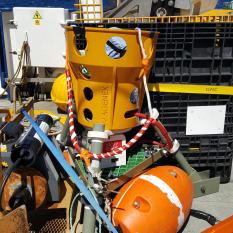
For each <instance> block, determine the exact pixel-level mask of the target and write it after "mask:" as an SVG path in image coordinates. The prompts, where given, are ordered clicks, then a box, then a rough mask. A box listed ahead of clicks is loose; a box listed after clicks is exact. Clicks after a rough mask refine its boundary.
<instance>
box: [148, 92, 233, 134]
mask: <svg viewBox="0 0 233 233" xmlns="http://www.w3.org/2000/svg"><path fill="white" fill-rule="evenodd" d="M150 94H151V101H152V105H153V107H155V108H157V109H158V111H159V114H160V115H159V119H160V120H161V121H162V122H163V124H164V126H165V127H166V129H167V130H168V132H170V133H171V135H172V136H175V137H178V136H185V135H186V121H187V108H188V106H211V105H226V115H225V127H224V134H223V135H224V136H231V135H233V96H228V95H206V94H182V93H155V92H151V93H150Z"/></svg>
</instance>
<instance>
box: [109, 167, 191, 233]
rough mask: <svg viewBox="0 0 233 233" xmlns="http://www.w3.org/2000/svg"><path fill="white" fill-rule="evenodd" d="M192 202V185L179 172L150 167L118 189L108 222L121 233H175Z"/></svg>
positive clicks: (185, 217) (167, 168)
mask: <svg viewBox="0 0 233 233" xmlns="http://www.w3.org/2000/svg"><path fill="white" fill-rule="evenodd" d="M192 200H193V186H192V182H191V180H190V178H189V177H188V175H187V174H186V173H185V172H184V171H183V170H181V169H180V168H177V167H174V166H160V167H156V168H152V169H150V170H148V171H147V172H145V173H143V174H141V175H139V176H138V177H136V178H134V179H133V180H131V181H130V182H128V183H127V184H125V185H124V186H123V187H122V188H121V189H120V192H119V193H118V195H117V196H116V197H115V199H114V200H113V204H112V222H113V224H114V225H115V226H120V228H121V230H122V231H123V233H136V232H140V233H161V232H163V233H174V232H178V231H179V230H180V228H181V227H182V225H183V224H184V222H185V221H186V219H187V217H188V215H189V212H190V209H191V205H192Z"/></svg>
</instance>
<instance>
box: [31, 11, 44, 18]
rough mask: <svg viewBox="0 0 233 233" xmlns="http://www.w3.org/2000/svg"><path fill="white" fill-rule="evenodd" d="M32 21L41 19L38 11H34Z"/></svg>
mask: <svg viewBox="0 0 233 233" xmlns="http://www.w3.org/2000/svg"><path fill="white" fill-rule="evenodd" d="M33 19H42V17H41V15H40V13H39V11H36V12H35V14H34V15H33Z"/></svg>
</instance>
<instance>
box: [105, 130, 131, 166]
mask: <svg viewBox="0 0 233 233" xmlns="http://www.w3.org/2000/svg"><path fill="white" fill-rule="evenodd" d="M125 144H126V140H125V136H124V135H123V134H120V135H113V136H110V139H109V140H107V141H105V142H104V152H109V151H111V150H113V149H114V148H115V147H119V146H123V145H125ZM122 165H126V151H123V152H122V153H121V154H118V155H115V156H112V157H110V158H107V159H102V160H101V168H108V167H119V166H122Z"/></svg>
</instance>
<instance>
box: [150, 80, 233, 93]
mask: <svg viewBox="0 0 233 233" xmlns="http://www.w3.org/2000/svg"><path fill="white" fill-rule="evenodd" d="M148 86H149V90H150V91H152V92H169V93H188V94H209V95H233V86H212V85H191V84H165V83H156V84H153V83H149V84H148Z"/></svg>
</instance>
